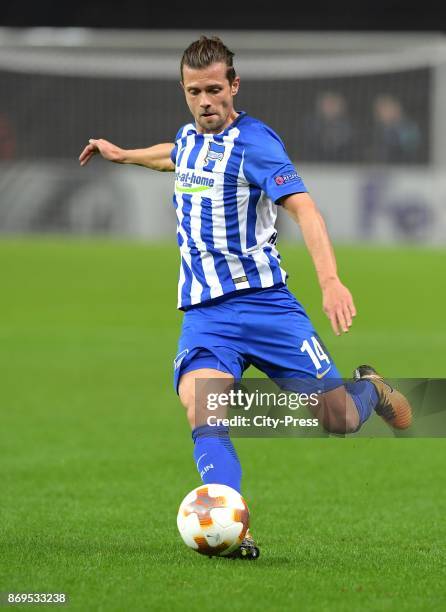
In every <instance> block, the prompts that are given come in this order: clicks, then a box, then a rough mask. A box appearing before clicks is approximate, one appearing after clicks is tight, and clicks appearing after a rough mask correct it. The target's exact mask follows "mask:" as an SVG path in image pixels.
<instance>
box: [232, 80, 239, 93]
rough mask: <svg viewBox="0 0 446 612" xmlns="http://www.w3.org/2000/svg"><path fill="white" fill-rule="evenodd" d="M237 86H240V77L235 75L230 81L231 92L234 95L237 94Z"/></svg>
mask: <svg viewBox="0 0 446 612" xmlns="http://www.w3.org/2000/svg"><path fill="white" fill-rule="evenodd" d="M239 87H240V77H239V76H236V77H235V78H234V80H233V81H232V83H231V94H232V95H233V96H235V95H236V94H237V92H238V90H239Z"/></svg>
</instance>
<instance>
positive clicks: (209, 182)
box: [175, 170, 214, 193]
mask: <svg viewBox="0 0 446 612" xmlns="http://www.w3.org/2000/svg"><path fill="white" fill-rule="evenodd" d="M213 186H214V179H213V178H211V177H210V176H205V175H204V174H198V173H196V172H194V171H193V170H188V171H187V172H176V173H175V189H176V191H180V192H181V193H196V192H198V191H206V190H207V189H211V188H212V187H213Z"/></svg>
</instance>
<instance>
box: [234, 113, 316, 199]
mask: <svg viewBox="0 0 446 612" xmlns="http://www.w3.org/2000/svg"><path fill="white" fill-rule="evenodd" d="M243 171H244V174H245V177H246V179H247V180H248V181H249V182H250V183H251V184H253V185H257V186H258V187H260V188H261V189H262V191H264V192H265V193H266V195H267V196H268V197H269V198H271V200H272V201H273V202H275V203H276V204H280V202H279V200H280V198H283V197H284V196H287V195H291V194H293V193H305V192H307V191H308V190H307V188H306V187H305V184H304V182H303V180H302V179H301V177H300V176H299V174H298V173H297V170H296V168H295V167H294V165H293V164H292V162H291V160H290V158H289V157H288V154H287V152H286V150H285V146H284V144H283V142H282V140H281V139H280V138H279V136H278V135H277V134H276V133H275V132H274V131H273V130H272V129H270V128H269V127H267V126H266V125H261V126H259V127H257V126H256V129H255V130H253V133H252V137H250V139H249V142H248V143H247V145H246V147H245V155H244V161H243Z"/></svg>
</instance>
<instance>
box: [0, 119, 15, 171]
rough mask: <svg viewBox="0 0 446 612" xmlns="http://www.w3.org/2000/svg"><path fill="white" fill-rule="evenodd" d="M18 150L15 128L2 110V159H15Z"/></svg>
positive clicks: (0, 127)
mask: <svg viewBox="0 0 446 612" xmlns="http://www.w3.org/2000/svg"><path fill="white" fill-rule="evenodd" d="M15 152H16V140H15V134H14V129H13V127H12V125H11V122H10V121H9V119H8V117H7V116H6V115H5V114H4V113H2V112H0V160H2V159H13V158H14V157H15Z"/></svg>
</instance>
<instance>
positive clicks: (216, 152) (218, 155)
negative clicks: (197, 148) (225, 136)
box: [205, 142, 225, 163]
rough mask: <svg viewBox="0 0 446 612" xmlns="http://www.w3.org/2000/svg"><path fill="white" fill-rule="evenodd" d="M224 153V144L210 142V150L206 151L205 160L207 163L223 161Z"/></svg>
mask: <svg viewBox="0 0 446 612" xmlns="http://www.w3.org/2000/svg"><path fill="white" fill-rule="evenodd" d="M224 154H225V147H224V145H220V144H217V143H216V142H210V143H209V148H208V152H207V153H206V159H205V161H206V162H207V163H209V162H216V161H221V160H222V159H223V155H224Z"/></svg>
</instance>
